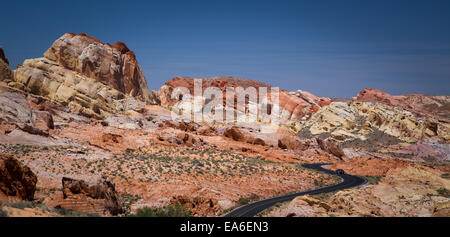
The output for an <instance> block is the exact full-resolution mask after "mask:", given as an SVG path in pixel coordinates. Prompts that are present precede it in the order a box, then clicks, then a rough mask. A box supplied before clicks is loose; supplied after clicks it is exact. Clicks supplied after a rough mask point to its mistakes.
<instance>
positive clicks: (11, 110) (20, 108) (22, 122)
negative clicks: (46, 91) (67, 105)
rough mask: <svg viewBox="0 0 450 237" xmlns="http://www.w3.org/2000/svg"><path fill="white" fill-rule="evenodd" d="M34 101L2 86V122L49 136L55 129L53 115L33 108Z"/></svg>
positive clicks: (0, 118)
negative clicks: (50, 131)
mask: <svg viewBox="0 0 450 237" xmlns="http://www.w3.org/2000/svg"><path fill="white" fill-rule="evenodd" d="M32 99H33V98H32V97H28V96H26V95H25V94H24V93H21V92H18V91H15V90H13V89H10V88H7V87H3V86H0V121H4V122H8V123H13V124H15V125H16V126H17V127H18V128H20V129H22V130H24V131H26V132H29V133H33V134H40V135H48V131H49V130H50V129H53V128H54V123H53V115H52V114H51V113H50V112H48V111H40V110H38V109H37V108H33V107H32V106H31V105H32V104H34V103H33V101H32ZM41 105H42V104H41Z"/></svg>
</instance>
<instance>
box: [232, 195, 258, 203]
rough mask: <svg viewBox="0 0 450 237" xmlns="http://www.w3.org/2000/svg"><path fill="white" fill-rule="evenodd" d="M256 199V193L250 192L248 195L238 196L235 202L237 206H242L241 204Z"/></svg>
mask: <svg viewBox="0 0 450 237" xmlns="http://www.w3.org/2000/svg"><path fill="white" fill-rule="evenodd" d="M258 200H259V197H258V195H256V194H254V193H252V194H250V196H248V197H240V198H239V199H238V201H237V203H238V205H239V206H243V205H247V204H249V203H250V202H254V201H258Z"/></svg>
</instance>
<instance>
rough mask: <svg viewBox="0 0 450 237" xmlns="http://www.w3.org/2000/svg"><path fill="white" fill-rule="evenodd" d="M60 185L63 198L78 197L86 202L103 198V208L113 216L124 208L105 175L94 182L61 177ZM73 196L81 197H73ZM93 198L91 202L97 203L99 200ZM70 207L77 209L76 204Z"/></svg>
mask: <svg viewBox="0 0 450 237" xmlns="http://www.w3.org/2000/svg"><path fill="white" fill-rule="evenodd" d="M62 187H63V197H64V199H78V200H83V201H86V202H89V201H90V199H94V200H99V199H102V200H104V204H103V205H104V210H105V211H107V212H109V214H111V215H114V216H115V215H118V214H122V213H124V212H125V208H124V207H123V204H122V203H121V200H120V199H119V195H118V194H117V192H116V189H115V185H114V183H112V182H111V181H110V180H109V179H108V178H106V177H101V178H99V179H98V180H95V181H94V182H86V181H84V180H76V179H71V178H67V177H63V178H62ZM74 196H75V197H76V196H81V197H79V198H73V197H74ZM83 196H84V197H83ZM86 197H88V198H86ZM94 200H92V202H93V203H95V204H99V202H97V201H94ZM60 206H61V207H64V202H63V203H62V205H61V204H60ZM80 207H81V206H80ZM71 209H74V210H78V209H77V207H76V206H73V207H72V208H71ZM81 211H83V210H81Z"/></svg>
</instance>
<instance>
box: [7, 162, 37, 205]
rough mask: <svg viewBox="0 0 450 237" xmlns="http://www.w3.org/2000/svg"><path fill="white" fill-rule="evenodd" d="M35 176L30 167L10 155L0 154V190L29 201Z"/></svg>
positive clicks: (32, 195)
mask: <svg viewBox="0 0 450 237" xmlns="http://www.w3.org/2000/svg"><path fill="white" fill-rule="evenodd" d="M36 183H37V177H36V175H35V174H34V173H33V171H31V169H30V168H29V167H28V166H26V165H23V164H22V163H21V162H20V161H18V160H17V159H16V158H14V157H12V156H10V155H4V154H0V192H2V193H3V194H4V195H6V196H14V197H18V198H20V199H21V200H27V201H31V200H33V199H34V192H35V191H36Z"/></svg>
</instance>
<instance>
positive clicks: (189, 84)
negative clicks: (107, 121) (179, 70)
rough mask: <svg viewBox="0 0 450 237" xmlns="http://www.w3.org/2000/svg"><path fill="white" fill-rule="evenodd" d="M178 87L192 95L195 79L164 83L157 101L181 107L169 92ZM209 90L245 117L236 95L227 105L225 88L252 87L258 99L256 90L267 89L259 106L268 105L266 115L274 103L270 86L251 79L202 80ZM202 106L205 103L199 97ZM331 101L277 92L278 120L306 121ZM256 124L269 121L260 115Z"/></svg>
mask: <svg viewBox="0 0 450 237" xmlns="http://www.w3.org/2000/svg"><path fill="white" fill-rule="evenodd" d="M177 87H185V88H187V89H188V90H189V91H190V93H191V95H192V96H194V78H183V77H176V78H173V79H172V80H170V81H168V82H166V83H165V85H164V86H162V87H161V88H160V89H159V91H158V96H159V99H160V100H161V105H162V106H164V107H166V108H172V107H173V106H174V105H177V106H179V107H183V106H184V105H182V104H181V105H180V104H177V103H178V102H179V101H180V100H182V96H180V97H178V98H175V99H172V92H173V91H174V89H175V88H177ZM208 87H217V88H219V89H220V90H221V91H222V93H223V105H222V106H224V107H227V108H231V109H233V110H234V111H235V113H236V114H239V113H246V114H248V113H249V111H248V109H245V107H243V106H242V105H237V103H236V102H237V96H235V103H234V104H233V105H227V104H226V99H225V94H226V88H230V87H231V88H237V87H242V88H244V89H246V88H248V87H254V88H256V90H257V94H258V96H259V91H258V88H260V87H263V88H267V98H268V101H266V102H264V103H263V105H262V106H267V111H268V115H270V114H271V111H273V108H272V106H274V104H273V103H272V102H271V86H269V85H267V84H264V83H261V82H258V81H252V80H246V79H240V78H233V77H214V78H205V79H202V88H203V90H205V89H206V88H208ZM202 100H203V102H204V104H205V102H206V101H207V100H206V99H205V98H202ZM331 101H332V99H330V98H325V97H317V96H314V95H312V94H311V93H308V92H304V91H301V90H298V91H296V92H291V91H286V90H281V89H280V94H279V107H280V114H279V116H278V119H279V120H280V122H281V123H282V124H284V125H288V126H292V124H293V123H295V122H299V121H303V120H307V119H308V118H309V117H310V116H311V115H312V114H313V113H315V112H316V111H317V110H318V109H319V108H320V107H322V106H326V105H328V104H329V103H331ZM259 121H263V122H270V118H268V117H263V116H261V117H260V118H259Z"/></svg>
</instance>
